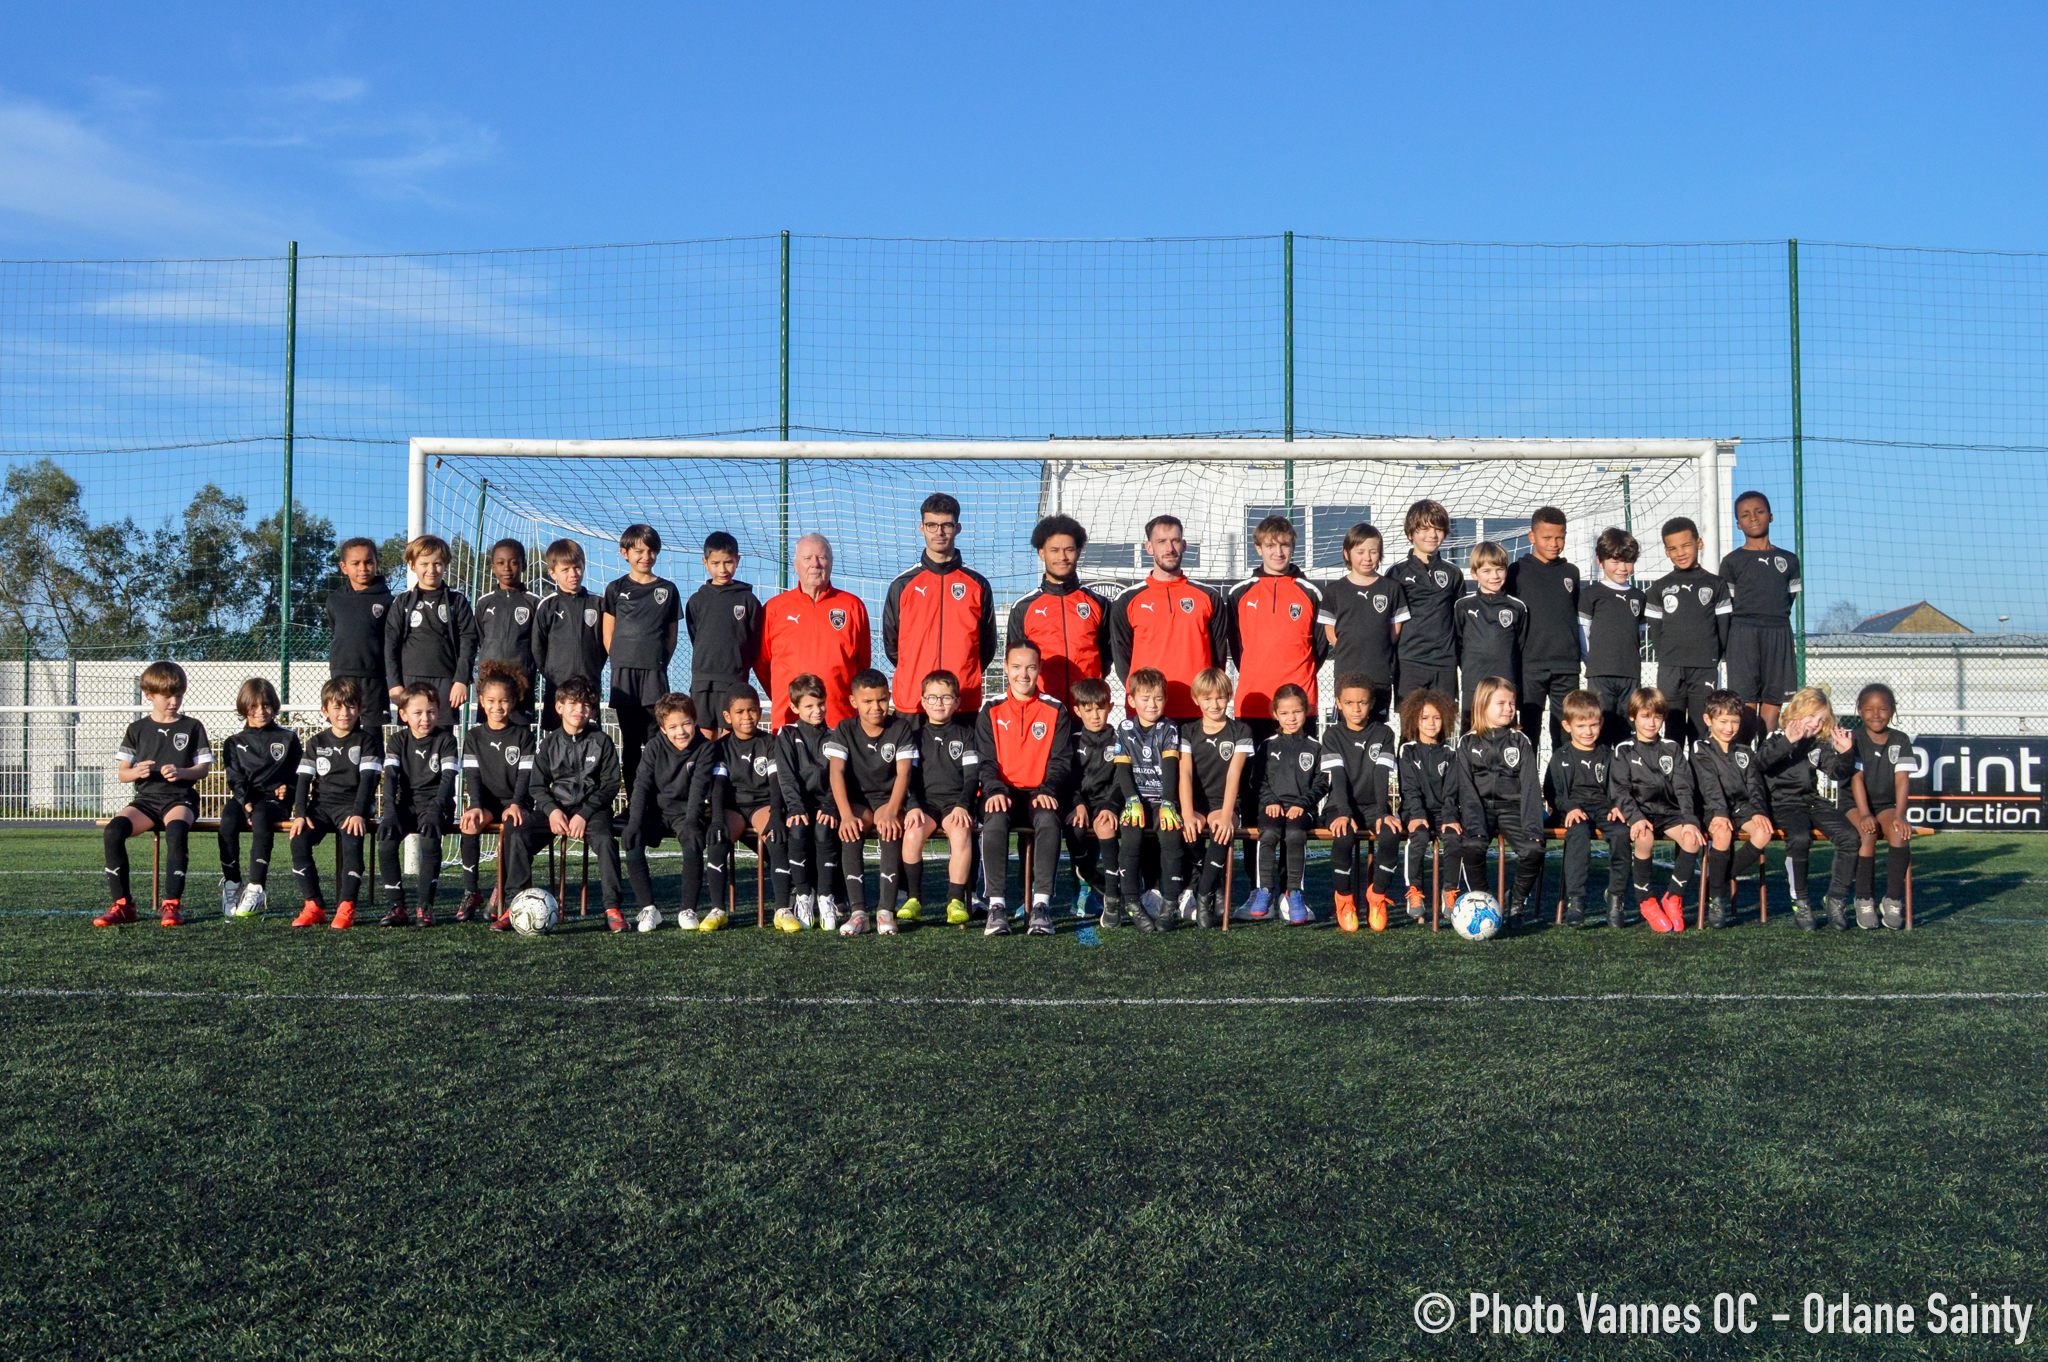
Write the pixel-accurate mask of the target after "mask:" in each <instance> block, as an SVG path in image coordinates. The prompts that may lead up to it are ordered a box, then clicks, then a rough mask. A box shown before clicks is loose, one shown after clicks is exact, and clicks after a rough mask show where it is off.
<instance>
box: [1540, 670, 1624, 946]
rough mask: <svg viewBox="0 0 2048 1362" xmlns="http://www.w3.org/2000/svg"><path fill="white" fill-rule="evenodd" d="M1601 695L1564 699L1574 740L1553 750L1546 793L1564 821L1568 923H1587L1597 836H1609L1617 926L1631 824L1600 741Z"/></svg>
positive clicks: (1612, 917)
mask: <svg viewBox="0 0 2048 1362" xmlns="http://www.w3.org/2000/svg"><path fill="white" fill-rule="evenodd" d="M1600 719H1601V715H1600V697H1599V696H1597V695H1595V694H1593V692H1591V691H1589V690H1575V691H1573V692H1572V693H1571V694H1569V695H1567V696H1565V697H1564V726H1565V730H1566V732H1567V734H1568V735H1569V736H1570V739H1571V740H1570V741H1569V742H1568V743H1566V744H1564V745H1562V746H1560V747H1559V748H1558V749H1557V750H1556V751H1555V752H1552V753H1551V754H1550V765H1549V767H1548V768H1547V769H1546V770H1545V772H1544V781H1543V794H1544V798H1545V800H1546V802H1548V803H1549V805H1550V816H1551V818H1553V819H1554V820H1556V821H1557V822H1559V823H1561V824H1563V825H1564V922H1565V926H1567V927H1583V926H1585V925H1586V877H1587V875H1588V874H1589V873H1590V872H1591V870H1592V866H1593V834H1594V833H1595V832H1599V833H1600V834H1601V835H1602V836H1604V837H1606V838H1607V925H1608V926H1610V927H1618V926H1620V925H1621V918H1622V916H1623V914H1624V912H1625V911H1626V909H1627V903H1628V889H1627V886H1628V860H1629V858H1628V855H1627V853H1626V852H1625V851H1624V850H1623V847H1622V844H1623V842H1624V841H1625V840H1626V838H1627V824H1626V823H1624V822H1623V821H1622V818H1621V811H1620V810H1619V809H1617V808H1616V807H1615V806H1614V796H1613V794H1612V792H1611V791H1610V789H1609V786H1608V770H1609V768H1610V767H1611V766H1612V765H1613V764H1614V753H1613V752H1612V751H1610V750H1609V749H1608V747H1607V744H1605V743H1603V742H1601V741H1600Z"/></svg>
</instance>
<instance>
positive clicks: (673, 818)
mask: <svg viewBox="0 0 2048 1362" xmlns="http://www.w3.org/2000/svg"><path fill="white" fill-rule="evenodd" d="M654 723H655V733H654V736H653V737H651V738H649V739H648V740H647V749H646V750H645V751H644V752H642V753H641V754H640V762H639V768H638V773H637V775H636V776H635V778H634V781H633V794H632V797H631V798H630V799H629V800H628V801H627V803H626V837H625V853H626V874H627V875H628V876H630V877H631V878H632V882H633V897H634V898H635V899H637V900H638V901H639V904H640V911H639V913H638V914H637V915H636V916H635V918H634V923H633V925H634V926H635V927H636V928H637V929H638V930H640V931H643V932H651V931H653V930H654V929H655V928H657V927H659V926H660V925H661V909H660V908H659V907H657V906H656V905H655V902H654V877H653V876H652V875H651V874H649V872H648V869H647V849H648V848H649V847H658V846H660V845H661V844H662V842H663V841H664V840H666V839H667V838H669V837H673V838H675V839H676V845H677V846H678V847H679V848H681V851H682V859H683V865H682V894H681V896H680V898H679V900H678V903H677V906H676V926H678V927H680V928H682V930H684V931H686V932H694V931H707V932H715V931H717V930H718V929H719V928H720V927H723V926H724V925H725V919H726V909H725V885H726V881H725V873H724V868H723V865H724V863H723V862H722V861H714V863H713V874H712V876H711V909H710V911H709V912H708V913H706V914H705V915H704V916H703V917H701V918H700V917H698V916H697V895H698V892H699V891H700V890H701V889H702V888H703V884H704V869H705V859H706V857H705V850H706V844H707V842H713V841H716V842H722V841H724V840H725V828H724V826H723V823H724V820H723V819H717V820H707V819H706V817H705V806H706V805H707V804H709V803H712V802H713V800H712V795H711V787H712V784H713V783H714V781H715V780H716V778H717V771H718V754H717V750H716V749H717V744H715V743H713V742H711V741H710V740H709V739H707V738H706V737H705V736H704V734H703V733H702V731H701V730H700V727H699V725H698V716H697V707H696V706H695V705H694V704H692V703H691V702H690V697H689V696H687V695H675V694H669V695H664V696H662V697H661V698H660V699H659V700H656V701H655V702H654Z"/></svg>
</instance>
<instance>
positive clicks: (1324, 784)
mask: <svg viewBox="0 0 2048 1362" xmlns="http://www.w3.org/2000/svg"><path fill="white" fill-rule="evenodd" d="M1273 714H1274V717H1275V719H1276V720H1277V721H1278V722H1279V724H1280V726H1281V731H1280V732H1278V733H1275V734H1274V735H1273V736H1272V737H1270V738H1268V739H1266V741H1265V745H1264V747H1263V749H1262V750H1261V756H1262V757H1263V758H1264V760H1263V761H1262V762H1261V763H1260V775H1259V799H1258V807H1259V862H1258V867H1257V870H1258V882H1259V887H1260V888H1263V889H1270V890H1272V891H1273V893H1274V895H1275V896H1278V895H1280V894H1282V893H1288V892H1291V893H1296V894H1298V893H1300V892H1301V882H1302V876H1303V872H1304V871H1305V870H1306V869H1307V862H1308V835H1309V834H1310V833H1311V832H1313V831H1315V826H1316V811H1317V809H1319V808H1320V807H1321V806H1322V802H1323V797H1324V796H1325V795H1327V794H1329V792H1330V775H1329V772H1327V771H1325V770H1324V769H1323V750H1322V744H1321V743H1319V742H1317V741H1316V739H1315V736H1314V735H1313V734H1311V733H1309V732H1308V730H1307V728H1306V726H1305V724H1306V721H1307V718H1308V693H1307V692H1306V691H1304V690H1303V689H1302V688H1301V687H1300V686H1297V685H1293V684H1291V683H1290V684H1288V685H1285V686H1282V687H1280V688H1279V689H1278V690H1276V691H1274V692H1273ZM1290 724H1292V725H1293V727H1292V728H1291V729H1290V728H1289V727H1288V725H1290ZM1293 810H1299V812H1293ZM1283 841H1284V842H1285V843H1286V848H1287V856H1286V859H1285V860H1284V861H1282V860H1281V857H1280V848H1281V843H1282V842H1283ZM1288 920H1289V921H1293V920H1294V919H1293V918H1292V917H1290V918H1289V919H1288Z"/></svg>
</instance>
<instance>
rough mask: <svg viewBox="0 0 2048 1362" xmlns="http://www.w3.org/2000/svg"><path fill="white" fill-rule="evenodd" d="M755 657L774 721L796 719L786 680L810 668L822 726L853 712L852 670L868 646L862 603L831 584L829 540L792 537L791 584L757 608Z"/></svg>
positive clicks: (867, 658) (859, 667)
mask: <svg viewBox="0 0 2048 1362" xmlns="http://www.w3.org/2000/svg"><path fill="white" fill-rule="evenodd" d="M761 613H762V626H761V661H760V664H759V665H758V666H757V667H756V668H755V674H756V675H758V676H759V677H760V678H761V688H762V689H763V690H765V691H767V693H768V704H769V706H770V708H771V710H772V711H773V713H774V715H775V726H776V727H777V728H780V727H782V726H783V725H784V724H786V723H789V722H791V721H792V720H794V719H795V718H796V710H795V709H793V708H792V707H791V706H790V703H789V683H790V682H791V681H792V680H793V679H795V678H796V677H798V676H801V675H803V674H804V673H805V672H814V673H816V674H817V675H818V677H819V678H820V679H822V680H823V681H824V683H825V726H826V727H828V728H830V727H832V726H833V725H835V724H838V723H842V722H844V721H845V720H847V719H850V718H852V717H853V700H852V687H853V678H854V674H855V673H856V672H861V671H865V670H867V668H868V666H869V665H870V662H871V658H872V654H873V651H874V648H873V645H872V643H871V642H870V640H869V636H868V608H867V607H866V606H865V605H863V604H861V599H860V597H858V596H856V595H854V594H853V593H852V592H850V591H841V590H840V589H839V588H838V587H836V586H834V585H832V541H830V540H829V539H827V538H825V536H824V535H822V534H807V535H805V536H804V537H803V538H802V539H799V540H797V541H796V585H795V586H793V587H791V588H790V589H789V590H787V591H785V592H783V593H782V594H781V595H780V596H776V597H774V598H773V599H772V600H770V601H769V602H768V604H767V605H765V606H763V607H762V611H761Z"/></svg>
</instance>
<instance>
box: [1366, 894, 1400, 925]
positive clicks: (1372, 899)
mask: <svg viewBox="0 0 2048 1362" xmlns="http://www.w3.org/2000/svg"><path fill="white" fill-rule="evenodd" d="M1393 906H1394V901H1393V900H1392V899H1390V898H1388V897H1387V896H1386V895H1385V894H1382V893H1381V892H1380V891H1379V890H1377V889H1368V890H1366V891H1365V921H1366V925H1367V926H1369V927H1371V928H1372V929H1373V930H1374V931H1376V932H1384V931H1385V930H1386V929H1387V909H1389V908H1391V907H1393Z"/></svg>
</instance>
